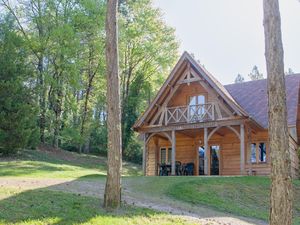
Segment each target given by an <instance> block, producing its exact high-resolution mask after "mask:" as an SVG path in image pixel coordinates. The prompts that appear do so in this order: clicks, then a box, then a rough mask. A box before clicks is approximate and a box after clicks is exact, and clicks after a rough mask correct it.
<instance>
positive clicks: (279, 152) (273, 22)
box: [264, 0, 292, 225]
mask: <svg viewBox="0 0 300 225" xmlns="http://www.w3.org/2000/svg"><path fill="white" fill-rule="evenodd" d="M264 30H265V57H266V64H267V73H268V100H269V140H270V151H271V179H272V184H271V196H270V224H271V225H282V224H285V225H290V224H291V223H292V182H291V174H290V173H291V162H290V154H289V148H288V146H289V139H288V128H287V110H286V94H285V78H284V62H283V46H282V38H281V21H280V12H279V3H278V0H264Z"/></svg>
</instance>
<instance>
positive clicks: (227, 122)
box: [139, 118, 245, 133]
mask: <svg viewBox="0 0 300 225" xmlns="http://www.w3.org/2000/svg"><path fill="white" fill-rule="evenodd" d="M244 122H245V118H226V119H222V120H216V121H208V122H201V123H184V124H173V125H168V126H159V125H153V126H147V127H143V128H140V129H139V131H140V132H148V133H154V132H164V131H172V130H176V131H178V130H192V129H201V128H205V127H218V126H234V125H240V124H242V123H244Z"/></svg>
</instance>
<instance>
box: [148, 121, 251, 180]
mask: <svg viewBox="0 0 300 225" xmlns="http://www.w3.org/2000/svg"><path fill="white" fill-rule="evenodd" d="M245 143H246V138H245V125H244V124H238V125H219V126H214V127H202V128H197V127H195V128H189V129H182V127H181V128H180V129H172V130H171V131H168V130H166V131H156V132H151V133H145V134H144V151H143V169H144V174H145V175H147V176H159V175H160V176H166V175H172V176H175V175H177V176H178V175H195V176H198V175H241V174H246V173H247V171H246V160H247V159H246V158H247V157H246V150H245Z"/></svg>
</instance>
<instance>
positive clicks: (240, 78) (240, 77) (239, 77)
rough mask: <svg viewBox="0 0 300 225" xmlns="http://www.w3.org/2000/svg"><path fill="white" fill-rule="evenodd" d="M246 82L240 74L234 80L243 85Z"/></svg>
mask: <svg viewBox="0 0 300 225" xmlns="http://www.w3.org/2000/svg"><path fill="white" fill-rule="evenodd" d="M244 81H245V78H244V77H243V76H242V75H241V74H238V75H237V76H236V78H235V80H234V83H243V82H244Z"/></svg>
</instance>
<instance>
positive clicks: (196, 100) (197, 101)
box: [189, 95, 205, 106]
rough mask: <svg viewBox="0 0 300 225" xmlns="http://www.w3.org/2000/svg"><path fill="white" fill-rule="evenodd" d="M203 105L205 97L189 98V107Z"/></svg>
mask: <svg viewBox="0 0 300 225" xmlns="http://www.w3.org/2000/svg"><path fill="white" fill-rule="evenodd" d="M201 104H205V96H204V95H197V96H192V97H190V101H189V106H194V105H201Z"/></svg>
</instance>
